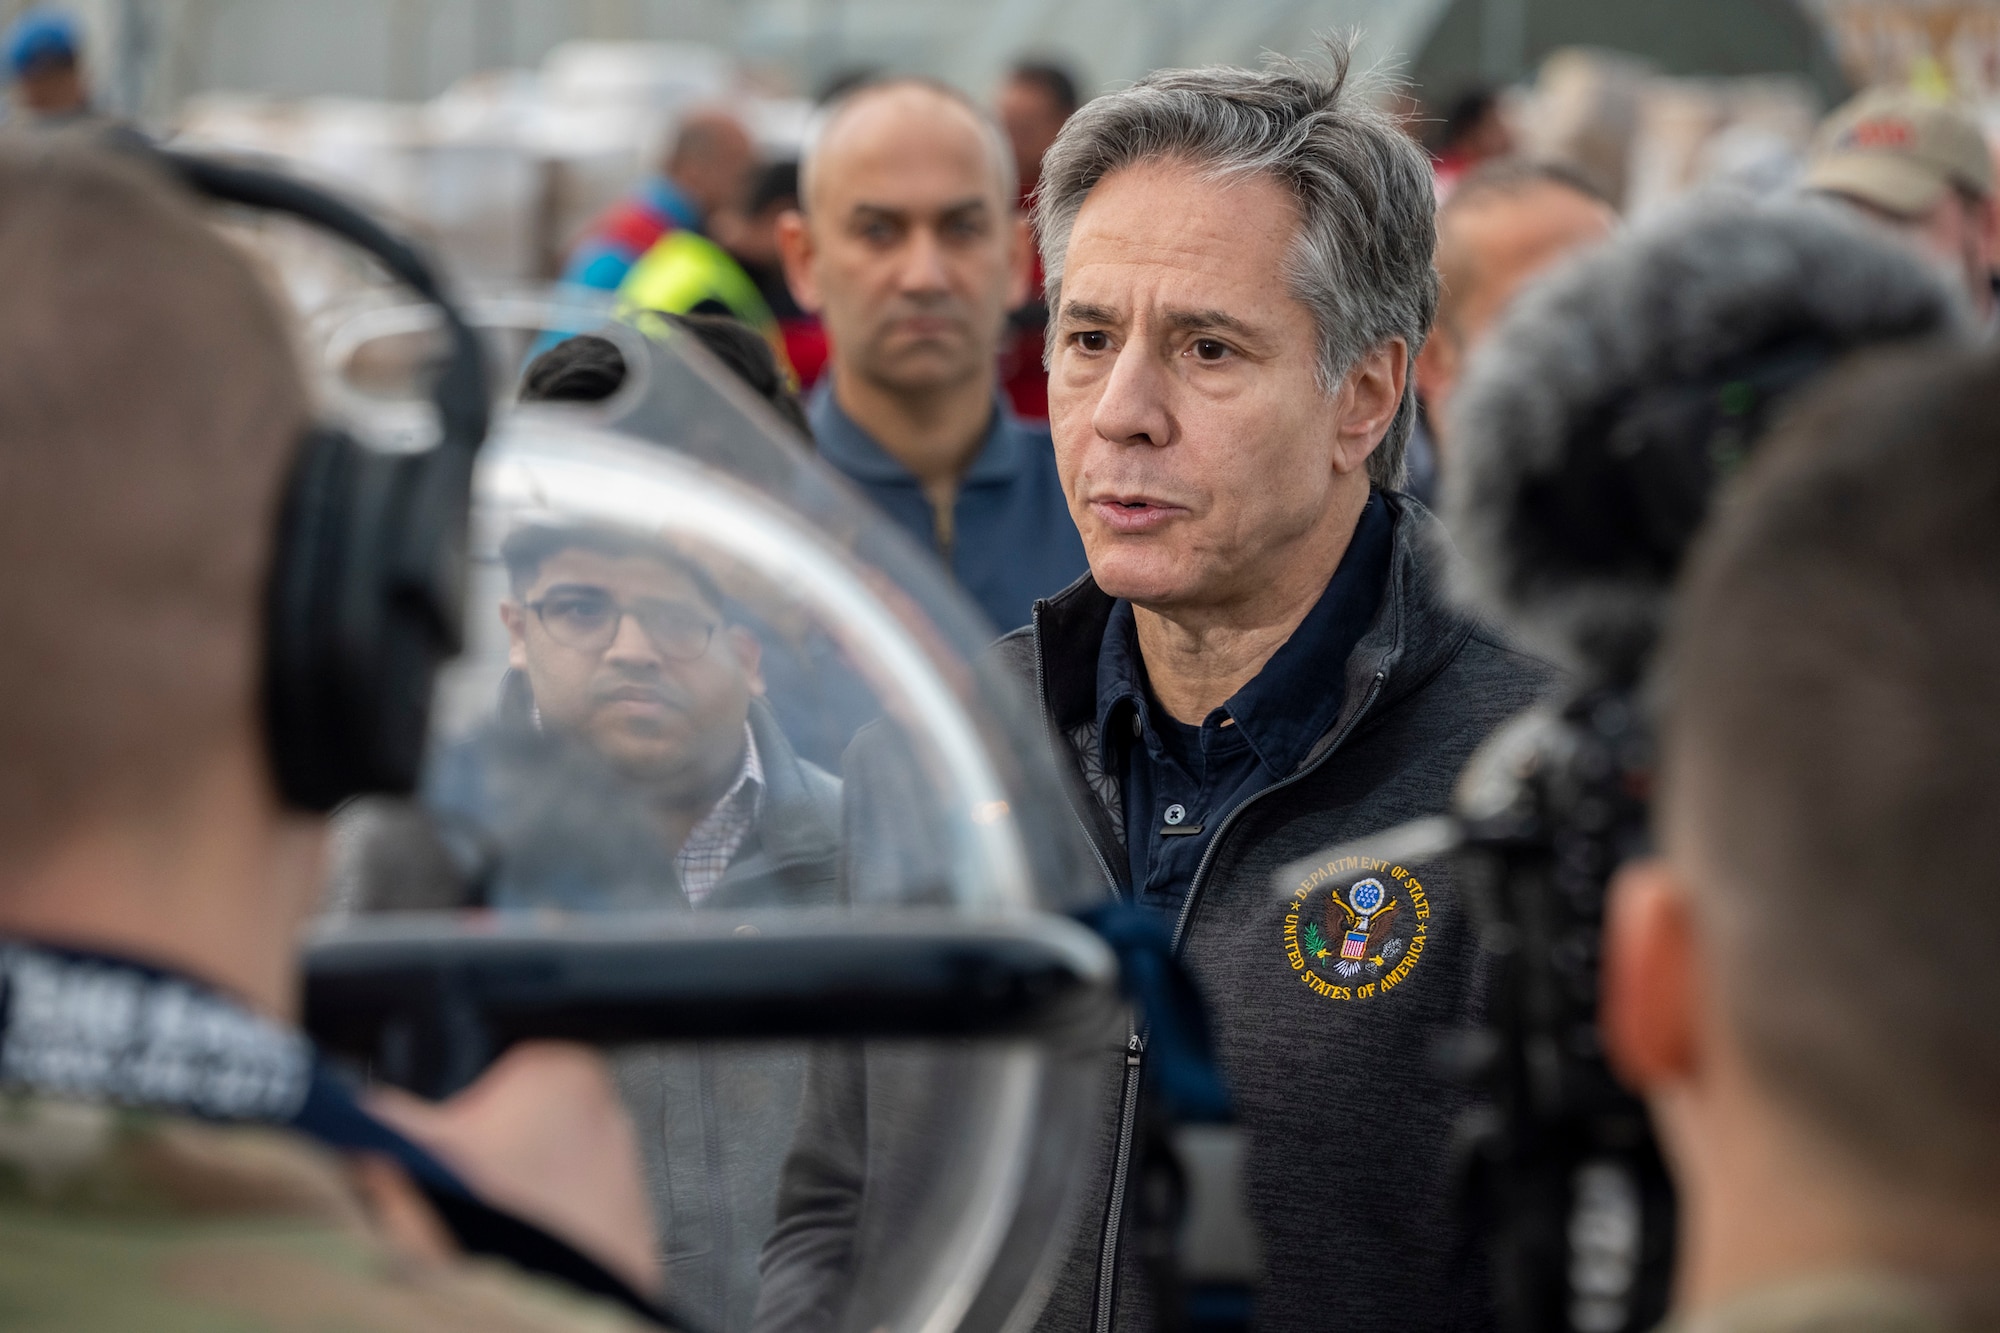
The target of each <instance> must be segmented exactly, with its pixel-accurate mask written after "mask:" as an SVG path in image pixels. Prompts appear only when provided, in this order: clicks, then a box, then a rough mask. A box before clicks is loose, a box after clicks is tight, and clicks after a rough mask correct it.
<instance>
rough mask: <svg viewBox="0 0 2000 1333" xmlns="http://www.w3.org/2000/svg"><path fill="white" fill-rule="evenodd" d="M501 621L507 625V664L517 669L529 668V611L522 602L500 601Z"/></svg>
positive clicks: (524, 669)
mask: <svg viewBox="0 0 2000 1333" xmlns="http://www.w3.org/2000/svg"><path fill="white" fill-rule="evenodd" d="M500 623H501V624H503V625H505V626H506V627H507V665H508V666H510V667H512V668H514V670H516V671H526V670H527V669H528V613H527V610H526V609H525V608H524V607H522V606H521V604H520V603H518V602H514V601H506V602H502V603H500Z"/></svg>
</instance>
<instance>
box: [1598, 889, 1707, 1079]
mask: <svg viewBox="0 0 2000 1333" xmlns="http://www.w3.org/2000/svg"><path fill="white" fill-rule="evenodd" d="M1700 944H1701V937H1700V931H1699V929H1698V923H1697V922H1696V919H1695V912H1694V901H1693V899H1692V897H1691V896H1690V894H1689V891H1688V888H1687V885H1686V884H1685V883H1684V882H1683V881H1682V880H1681V878H1680V876H1679V874H1678V873H1677V872H1676V871H1675V870H1674V869H1673V867H1672V865H1671V864H1669V863H1668V862H1667V861H1665V860H1664V859H1660V858H1657V857H1656V858H1649V859H1647V860H1643V861H1634V862H1630V863H1628V864H1626V865H1625V866H1623V867H1621V868H1620V869H1619V871H1618V874H1617V875H1616V876H1615V877H1614V878H1613V880H1612V883H1611V896H1610V899H1609V901H1608V902H1607V903H1606V904H1605V913H1604V954H1603V959H1604V961H1603V966H1602V970H1601V971H1600V973H1599V977H1598V1020H1597V1021H1598V1030H1599V1033H1600V1035H1601V1036H1602V1038H1603V1041H1604V1049H1605V1053H1606V1054H1607V1055H1608V1056H1609V1057H1610V1059H1611V1067H1612V1069H1613V1070H1615V1071H1616V1072H1617V1074H1618V1077H1619V1078H1620V1079H1621V1080H1623V1081H1624V1083H1625V1085H1626V1086H1627V1087H1629V1088H1631V1089H1632V1090H1633V1091H1634V1092H1638V1093H1641V1094H1648V1093H1653V1092H1657V1091H1662V1090H1664V1089H1666V1088H1668V1087H1670V1086H1672V1085H1673V1084H1676V1083H1680V1082H1683V1081H1685V1080H1686V1079H1687V1078H1689V1077H1690V1076H1691V1075H1693V1074H1694V1073H1695V1072H1696V1070H1697V1068H1698V1067H1699V1064H1700V1061H1701V1054H1702V1052H1701V1022H1700V1005H1701V1000H1702V977H1701V967H1702V958H1701V948H1700Z"/></svg>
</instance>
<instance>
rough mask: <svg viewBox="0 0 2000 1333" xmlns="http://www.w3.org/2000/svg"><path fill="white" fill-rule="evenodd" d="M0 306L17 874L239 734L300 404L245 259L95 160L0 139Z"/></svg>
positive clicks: (1, 588)
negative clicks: (91, 819)
mask: <svg viewBox="0 0 2000 1333" xmlns="http://www.w3.org/2000/svg"><path fill="white" fill-rule="evenodd" d="M0 292H4V293H5V294H6V295H5V299H4V300H0V565H4V567H5V568H6V569H7V571H8V576H7V578H6V579H5V580H0V637H4V641H5V644H6V647H5V650H4V651H0V754H4V755H6V762H5V763H4V764H0V858H4V859H5V860H6V861H8V862H11V863H14V864H18V863H19V862H20V861H21V860H22V859H23V858H24V857H27V856H32V855H33V854H35V852H36V851H37V850H38V849H39V848H41V847H44V846H46V845H48V844H49V843H51V842H53V841H54V840H55V839H57V838H59V837H61V836H62V835H63V834H64V833H65V832H66V831H67V830H68V829H69V828H70V827H73V826H74V823H75V822H76V821H77V820H79V819H82V818H86V817H88V816H89V815H90V814H91V812H93V811H94V810H98V809H102V808H105V807H106V806H107V805H110V806H111V807H112V808H116V807H118V806H120V805H122V806H127V807H130V806H134V805H136V804H139V803H143V802H146V801H158V800H159V799H161V798H160V795H159V794H160V793H162V792H170V791H173V790H175V789H176V787H177V784H180V783H183V782H184V779H185V775H186V773H187V771H188V770H189V768H190V766H192V765H195V764H199V763H204V762H207V761H208V760H209V759H210V758H211V757H212V756H213V755H214V754H215V753H217V751H218V749H219V747H221V746H223V745H226V744H228V743H230V741H231V740H232V739H233V738H236V737H240V736H242V735H243V734H245V732H246V729H248V728H254V726H255V725H256V719H257V716H258V713H257V707H256V699H257V691H258V684H259V675H258V672H259V663H260V661H261V652H260V644H261V633H260V626H261V612H262V605H261V603H262V593H263V589H264V586H265V582H266V578H267V571H268V566H269V563H270V557H271V546H272V538H273V532H274V530H275V525H276V514H277V508H278V495H279V490H280V487H281V484H282V478H283V477H284V475H285V473H286V471H287V468H288V466H289V464H290V462H291V460H292V459H293V457H294V455H295V453H296V451H297V447H298V444H299V441H300V438H301V436H302V433H303V431H304V428H305V426H306V423H307V420H308V402H307V393H306V388H305V381H304V377H303V374H302V370H301V367H300V364H299V362H298V360H297V356H296V349H295V347H294V343H293V329H292V326H291V322H290V320H289V318H288V317H287V315H286V314H285V313H284V312H283V310H282V309H281V307H280V304H279V301H278V299H277V298H276V297H275V296H274V294H273V293H272V291H271V290H270V289H269V288H268V287H267V286H266V284H265V282H264V281H263V279H262V277H261V275H260V274H259V273H258V272H257V271H256V270H255V269H254V268H253V266H252V263H251V261H250V259H249V258H248V256H247V255H246V254H245V253H244V252H243V251H242V250H241V249H239V248H238V247H237V246H236V245H234V244H232V243H231V242H230V241H229V240H227V239H225V238H224V237H223V236H222V235H221V234H220V233H219V232H218V231H217V230H216V229H215V228H214V227H212V226H211V225H210V222H209V220H208V219H207V218H206V217H205V216H204V214H203V212H202V211H201V209H200V208H199V207H198V206H197V204H196V203H195V201H194V200H193V199H192V198H190V197H189V196H188V195H187V194H186V193H185V192H184V191H182V190H181V188H180V187H178V186H176V185H172V184H169V183H168V182H167V180H166V179H165V178H164V177H163V176H161V175H160V174H159V173H158V172H157V171H156V170H154V169H153V168H151V167H149V166H146V165H143V164H141V163H140V162H137V161H132V160H125V159H123V158H120V157H118V156H116V155H114V154H112V153H111V152H109V151H108V150H105V149H101V148H92V147H87V146H84V145H82V144H79V143H74V142H66V141H63V140H61V139H59V138H48V139H41V140H35V141H25V142H16V143H12V144H8V145H5V146H0ZM252 734H254V732H253V733H252Z"/></svg>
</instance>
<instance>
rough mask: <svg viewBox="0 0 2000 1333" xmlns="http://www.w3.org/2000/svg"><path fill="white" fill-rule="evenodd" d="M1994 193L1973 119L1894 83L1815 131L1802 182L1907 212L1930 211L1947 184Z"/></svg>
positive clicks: (1855, 101)
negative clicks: (1892, 86)
mask: <svg viewBox="0 0 2000 1333" xmlns="http://www.w3.org/2000/svg"><path fill="white" fill-rule="evenodd" d="M1951 185H1956V186H1958V187H1959V188H1960V189H1962V190H1965V191H1967V192H1969V193H1971V194H1974V195H1978V196H1980V197H1981V198H1984V197H1986V196H1987V195H1990V194H1992V193H1993V157H1992V154H1991V153H1990V152H1989V151H1988V149H1987V147H1986V135H1985V134H1984V133H1983V132H1982V131H1981V130H1980V128H1979V122H1978V121H1976V120H1974V119H1973V118H1972V116H1971V115H1970V114H1969V113H1967V112H1965V111H1963V110H1960V109H1959V108H1957V107H1954V106H1950V105H1947V104H1945V103H1942V102H1938V101H1935V100H1932V99H1929V98H1925V97H1921V96H1919V95H1918V94H1916V93H1913V92H1908V91H1905V90H1903V89H1898V88H1877V89H1873V90H1871V91H1869V92H1865V93H1862V94H1861V95H1860V96H1859V97H1856V98H1854V99H1853V100H1852V101H1850V102H1848V103H1846V104H1845V105H1843V106H1841V107H1840V108H1839V109H1838V110H1836V111H1835V112H1834V113H1833V114H1832V115H1830V116H1828V117H1827V118H1826V119H1825V120H1824V121H1823V122H1821V124H1820V127H1819V132H1818V133H1817V134H1816V135H1814V136H1813V147H1812V157H1811V159H1810V160H1809V161H1808V163H1807V165H1806V178H1805V188H1807V189H1808V190H1825V191H1828V192H1830V193H1833V194H1844V195H1851V196H1852V197H1854V198H1856V199H1859V200H1860V201H1861V202H1862V203H1864V204H1872V205H1874V206H1875V207H1877V208H1880V209H1884V210H1886V211H1888V212H1890V213H1897V214H1901V215H1903V216H1906V217H1910V216H1915V215H1917V214H1922V213H1928V212H1930V211H1931V209H1932V208H1933V207H1935V206H1936V204H1937V201H1938V199H1939V198H1940V197H1941V196H1942V195H1943V194H1944V192H1945V189H1946V187H1947V186H1951Z"/></svg>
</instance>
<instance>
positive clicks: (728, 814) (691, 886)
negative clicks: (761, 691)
mask: <svg viewBox="0 0 2000 1333" xmlns="http://www.w3.org/2000/svg"><path fill="white" fill-rule="evenodd" d="M763 808H764V765H763V762H762V761H761V760H760V759H758V757H757V738H756V737H755V736H753V735H751V734H750V724H749V723H748V722H745V723H744V724H743V771H742V772H740V773H738V774H737V775H736V781H735V782H733V783H731V784H730V787H729V790H728V791H726V792H724V793H723V794H722V799H721V800H719V801H717V802H716V803H715V805H714V806H713V807H711V808H710V810H709V812H708V813H707V814H705V815H703V816H702V817H701V819H700V820H699V821H698V822H697V823H696V824H695V826H694V828H693V829H691V830H689V832H688V838H687V842H686V843H684V844H683V845H682V847H681V849H680V851H679V852H677V853H675V855H674V869H676V870H678V871H679V872H680V876H681V890H682V892H684V893H686V894H687V897H688V901H689V902H691V903H693V904H695V905H696V906H700V905H701V901H702V900H703V899H704V898H706V897H708V895H709V893H710V892H711V891H712V890H713V889H714V888H715V886H716V885H717V884H718V883H720V882H721V880H722V875H723V872H724V871H726V870H728V869H729V863H730V861H731V860H733V859H734V858H735V856H736V851H737V849H738V848H739V847H741V846H742V845H743V839H745V838H747V837H749V836H750V829H751V826H752V825H754V824H755V823H756V822H757V816H758V815H759V814H760V813H761V812H762V811H763Z"/></svg>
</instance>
